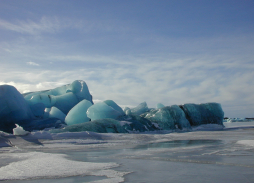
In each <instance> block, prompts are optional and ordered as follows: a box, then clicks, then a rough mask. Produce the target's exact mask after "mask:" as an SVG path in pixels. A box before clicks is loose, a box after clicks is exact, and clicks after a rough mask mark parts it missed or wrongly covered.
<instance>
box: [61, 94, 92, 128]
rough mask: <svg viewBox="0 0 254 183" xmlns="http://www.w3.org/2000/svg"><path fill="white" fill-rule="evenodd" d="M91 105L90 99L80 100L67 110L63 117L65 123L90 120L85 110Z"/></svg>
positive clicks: (71, 123)
mask: <svg viewBox="0 0 254 183" xmlns="http://www.w3.org/2000/svg"><path fill="white" fill-rule="evenodd" d="M91 106H92V103H91V102H90V101H88V100H86V99H84V100H82V101H81V102H79V103H78V104H77V105H75V106H74V107H73V108H72V109H71V110H70V111H69V113H68V114H67V116H66V118H65V123H66V124H67V125H74V124H79V123H83V122H87V121H90V118H88V117H87V114H86V112H87V109H88V108H89V107H91Z"/></svg>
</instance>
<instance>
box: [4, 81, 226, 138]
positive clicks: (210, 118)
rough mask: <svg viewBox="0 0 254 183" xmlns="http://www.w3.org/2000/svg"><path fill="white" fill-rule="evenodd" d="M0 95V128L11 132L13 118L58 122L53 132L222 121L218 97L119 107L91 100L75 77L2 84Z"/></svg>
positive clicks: (37, 126)
mask: <svg viewBox="0 0 254 183" xmlns="http://www.w3.org/2000/svg"><path fill="white" fill-rule="evenodd" d="M0 99H1V100H0V130H2V131H5V132H8V133H12V129H13V128H15V124H18V125H20V126H22V127H23V128H24V130H25V131H33V130H43V129H45V128H58V129H56V130H52V132H56V133H57V132H65V131H71V132H74V131H93V132H100V133H109V132H112V133H128V132H135V131H139V132H145V131H153V130H175V129H191V127H193V126H199V125H202V124H218V125H223V118H224V112H223V110H222V108H221V105H220V104H218V103H205V104H184V105H179V106H178V105H172V106H164V105H163V104H161V103H158V104H157V106H156V108H148V106H147V103H146V102H143V103H140V104H139V105H138V106H137V107H134V108H129V107H125V108H124V109H122V108H121V107H120V106H119V105H117V104H116V103H115V102H114V101H113V100H105V101H103V102H99V103H96V104H93V101H92V96H91V94H90V92H89V90H88V87H87V85H86V83H85V82H84V81H80V80H76V81H74V82H72V83H71V84H68V85H64V86H61V87H57V88H55V89H52V90H46V91H38V92H30V93H26V94H23V96H22V95H21V94H20V93H19V92H18V91H17V90H16V88H15V87H13V86H9V85H2V86H0ZM66 125H67V126H66ZM63 127H64V128H63ZM59 128H60V129H59ZM61 128H62V129H61Z"/></svg>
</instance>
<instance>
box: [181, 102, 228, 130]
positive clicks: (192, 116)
mask: <svg viewBox="0 0 254 183" xmlns="http://www.w3.org/2000/svg"><path fill="white" fill-rule="evenodd" d="M180 107H181V109H182V110H183V111H184V113H185V115H186V118H187V119H188V120H189V122H190V124H191V126H198V125H202V124H219V125H223V118H224V112H223V110H222V108H221V105H220V104H219V103H205V104H184V105H181V106H180Z"/></svg>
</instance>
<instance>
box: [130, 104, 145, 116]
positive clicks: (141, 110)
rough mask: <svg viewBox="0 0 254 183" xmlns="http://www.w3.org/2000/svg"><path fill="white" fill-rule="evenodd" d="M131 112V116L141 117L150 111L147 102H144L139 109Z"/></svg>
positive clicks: (136, 108) (133, 109)
mask: <svg viewBox="0 0 254 183" xmlns="http://www.w3.org/2000/svg"><path fill="white" fill-rule="evenodd" d="M130 110H131V114H135V115H140V114H143V113H145V112H147V111H148V110H149V109H148V107H147V104H146V102H142V103H141V104H139V105H138V106H137V107H135V108H132V109H130Z"/></svg>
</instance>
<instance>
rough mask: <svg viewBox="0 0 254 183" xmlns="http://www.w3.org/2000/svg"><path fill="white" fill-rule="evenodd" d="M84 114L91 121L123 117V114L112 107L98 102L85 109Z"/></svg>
mask: <svg viewBox="0 0 254 183" xmlns="http://www.w3.org/2000/svg"><path fill="white" fill-rule="evenodd" d="M86 113H87V116H88V117H89V118H90V119H91V120H92V121H93V120H96V119H104V118H112V119H116V118H117V117H119V116H121V115H123V113H120V112H118V110H115V109H114V108H113V107H111V106H109V105H107V104H106V103H105V102H99V103H97V104H94V105H92V106H91V107H89V108H88V109H87V112H86Z"/></svg>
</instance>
